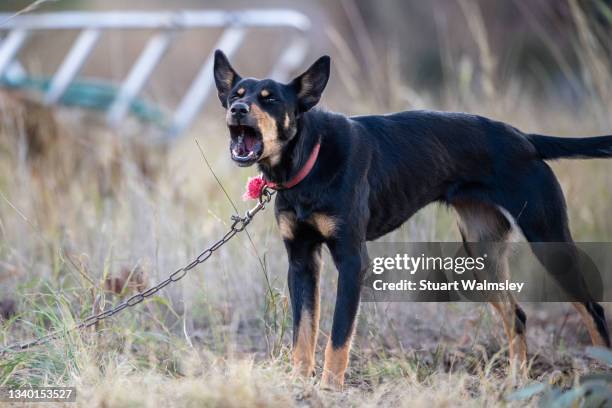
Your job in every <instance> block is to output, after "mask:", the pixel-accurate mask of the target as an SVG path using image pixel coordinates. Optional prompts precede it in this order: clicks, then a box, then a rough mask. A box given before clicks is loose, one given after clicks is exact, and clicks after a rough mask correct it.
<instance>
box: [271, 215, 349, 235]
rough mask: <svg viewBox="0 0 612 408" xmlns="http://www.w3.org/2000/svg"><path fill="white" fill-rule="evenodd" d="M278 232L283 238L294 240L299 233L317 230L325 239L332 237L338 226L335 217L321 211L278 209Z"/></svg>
mask: <svg viewBox="0 0 612 408" xmlns="http://www.w3.org/2000/svg"><path fill="white" fill-rule="evenodd" d="M277 221H278V227H279V230H280V233H281V235H282V237H283V239H285V240H289V241H291V240H294V239H296V238H298V237H299V235H300V233H311V232H313V231H315V232H317V233H318V234H319V235H321V236H322V237H323V238H325V239H329V238H332V237H333V236H334V235H335V234H336V232H337V230H338V226H339V221H338V219H337V217H334V216H332V215H330V214H328V213H326V212H323V211H313V210H304V209H300V208H296V209H294V210H282V211H279V213H278V216H277Z"/></svg>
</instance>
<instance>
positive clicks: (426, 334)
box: [0, 1, 612, 407]
mask: <svg viewBox="0 0 612 408" xmlns="http://www.w3.org/2000/svg"><path fill="white" fill-rule="evenodd" d="M571 4H572V7H574V9H573V11H574V13H575V16H576V19H577V25H578V26H579V28H580V31H579V37H578V40H579V41H580V42H581V43H584V44H583V45H584V47H583V48H584V50H583V52H585V53H588V55H586V56H585V59H584V61H585V65H584V66H583V67H582V70H581V74H580V75H586V74H587V73H588V72H587V71H588V69H589V67H592V68H593V72H592V74H593V76H592V81H583V83H585V87H587V88H589V92H591V94H592V95H593V98H598V99H597V101H596V100H595V99H593V103H592V104H588V105H587V106H582V107H581V108H580V109H579V110H576V109H569V108H565V107H563V106H560V105H557V104H554V103H552V102H551V103H548V104H544V103H542V102H541V101H540V100H538V99H537V98H535V97H533V95H531V94H530V93H529V90H526V89H523V88H522V85H521V83H520V81H519V80H516V81H510V82H509V83H508V85H507V86H505V87H504V88H503V89H496V88H494V87H493V84H495V72H494V71H495V67H496V65H495V63H494V62H493V61H491V60H490V59H492V58H493V55H492V53H493V50H490V49H489V45H488V44H487V42H486V29H485V25H483V24H482V21H480V20H479V14H478V13H474V12H473V10H472V8H473V4H471V3H470V2H467V1H466V2H461V5H462V9H463V11H464V12H465V13H466V14H468V15H469V16H472V17H471V18H470V19H468V24H470V27H471V30H472V32H473V34H474V35H475V36H476V37H478V38H476V39H475V41H476V42H477V43H478V44H479V46H480V47H481V49H482V52H481V55H480V60H478V61H470V62H469V64H468V65H470V64H471V65H473V66H479V67H480V68H481V69H482V71H483V72H484V75H480V76H479V75H476V74H474V72H473V71H472V70H470V69H464V68H465V61H464V63H462V64H463V65H462V66H463V68H462V66H456V67H449V72H453V73H456V74H457V77H456V78H454V82H453V83H452V85H449V88H450V89H453V90H456V92H454V94H453V95H452V97H448V98H447V99H445V100H444V101H442V102H441V103H440V105H439V106H442V107H443V108H445V109H452V110H465V111H470V112H474V113H480V114H484V115H487V116H492V117H495V118H497V119H500V120H504V121H507V122H509V123H512V124H514V125H517V126H519V127H520V128H522V129H524V130H526V131H531V132H542V133H549V134H559V135H574V134H581V135H586V134H598V133H603V132H605V131H606V130H608V131H609V129H610V125H611V123H610V122H609V118H610V117H612V111H611V109H612V100H610V99H609V98H610V93H609V89H600V88H601V87H602V86H603V87H604V88H605V86H606V84H609V83H611V82H612V74H611V69H610V68H611V67H610V65H609V62H608V63H607V64H608V65H605V68H603V69H602V65H601V64H602V63H603V62H602V61H604V60H602V58H601V53H600V50H599V48H597V47H595V48H593V49H589V44H591V43H592V41H593V38H592V37H590V36H589V33H588V24H584V21H583V19H584V16H583V15H582V14H580V11H579V8H578V9H575V8H576V7H578V6H576V4H575V2H571ZM330 35H331V37H332V38H331V39H332V43H333V44H335V45H336V46H337V47H339V50H338V53H337V54H338V55H339V58H337V59H336V63H337V64H339V65H340V70H342V64H343V63H347V64H350V61H351V60H353V59H354V58H353V56H351V54H350V52H351V51H350V48H348V47H347V46H346V44H344V43H343V42H342V39H341V38H340V37H339V36H338V35H337V33H334V32H332V31H330ZM581 49H582V48H581ZM389 61H391V66H390V68H389V70H390V72H392V71H393V66H392V62H393V55H390V56H389ZM459 65H461V64H459ZM379 69H383V68H380V67H379ZM340 70H337V71H336V72H339V71H340ZM345 71H346V72H350V73H351V74H350V75H347V76H346V77H343V78H342V80H343V86H344V87H345V91H346V92H347V93H348V94H351V93H354V95H352V96H353V98H352V100H355V101H356V100H359V101H363V103H360V104H354V105H351V106H350V107H346V106H342V110H346V109H350V110H351V111H352V112H368V111H376V108H375V104H374V102H373V101H370V99H368V98H367V95H363V94H360V92H363V90H362V89H361V88H360V87H359V86H356V85H355V84H354V83H352V82H351V81H356V80H357V78H358V77H359V75H360V73H359V72H358V71H356V70H355V69H353V68H351V69H349V68H348V67H347V70H345ZM602 75H604V76H605V77H603V78H602ZM389 77H391V78H397V77H398V75H397V74H390V76H389ZM578 80H580V78H578ZM479 81H484V83H482V84H480V85H479V84H478V82H479ZM391 88H393V90H394V92H393V94H392V95H390V96H389V101H386V103H387V104H388V105H389V106H391V109H393V110H401V109H406V108H412V107H415V106H417V107H419V105H421V104H426V103H428V102H427V101H431V100H432V98H431V97H430V96H429V95H419V94H417V93H416V92H415V91H414V90H413V89H412V88H411V87H410V86H409V84H399V83H398V84H397V86H393V87H391ZM2 100H3V101H4V102H3V105H2V110H1V115H2V116H1V117H2V120H1V123H2V125H1V126H0V237H1V238H0V281H1V284H2V287H1V288H0V300H1V301H2V302H0V307H2V309H3V310H2V312H3V314H4V315H5V319H4V320H2V322H1V323H0V344H8V343H11V342H13V341H16V340H20V339H28V338H31V337H34V336H37V335H40V334H43V333H44V332H45V331H47V330H50V329H54V328H63V327H67V326H69V325H70V324H71V322H73V321H74V320H76V319H79V318H83V317H85V316H87V315H89V314H91V313H93V312H95V311H98V310H100V309H101V308H102V307H104V306H108V305H110V304H116V303H117V302H118V301H119V300H120V298H121V297H122V296H125V295H127V294H128V293H130V291H131V290H132V289H133V288H134V287H139V285H142V284H146V282H151V283H154V282H157V281H159V280H161V279H163V278H164V277H165V276H166V275H167V274H168V273H170V272H172V271H173V270H175V269H176V267H178V266H180V265H183V264H185V263H186V262H187V261H188V260H189V259H190V258H192V257H193V256H194V255H197V253H199V251H201V250H202V248H204V247H205V246H206V245H207V244H208V243H209V242H211V241H212V240H213V239H217V237H219V236H221V235H222V234H223V232H224V231H225V229H226V228H227V227H228V219H229V216H230V215H231V213H232V210H231V206H230V205H229V203H228V202H227V200H226V198H225V197H224V196H223V194H222V192H221V191H220V189H219V188H218V186H217V185H216V183H215V181H214V179H213V177H212V176H211V175H210V174H209V173H208V170H207V169H206V167H205V165H204V163H203V161H202V158H201V156H200V153H199V151H198V149H197V147H196V144H195V142H194V140H193V135H197V137H198V140H199V142H200V144H201V145H202V147H203V149H204V151H205V154H206V155H207V157H208V159H209V160H210V161H211V164H212V166H213V168H214V169H215V171H216V173H217V174H218V176H219V177H220V179H221V180H222V182H223V184H224V186H225V188H226V189H227V190H228V192H229V194H230V196H231V197H240V196H241V193H242V188H243V185H244V182H245V180H246V178H247V176H248V175H252V174H251V172H245V171H242V170H237V169H236V168H235V167H234V166H233V165H232V164H231V163H230V161H229V160H228V158H227V154H226V150H227V147H226V145H225V137H226V136H225V130H224V129H223V126H222V115H215V114H214V113H216V112H217V111H216V110H214V112H213V114H211V115H209V116H210V117H211V118H212V119H210V120H208V121H207V122H206V123H201V124H199V125H198V127H197V128H196V129H195V130H194V131H193V133H192V135H191V136H187V137H185V138H184V139H182V140H181V141H180V142H179V143H177V144H176V145H173V146H171V147H170V148H169V149H168V150H167V151H163V152H160V151H153V150H152V149H149V148H146V147H143V146H140V145H138V144H136V143H134V142H133V140H132V139H130V138H127V139H126V138H125V137H119V136H117V135H115V134H113V133H111V132H109V131H108V130H105V129H104V127H103V126H102V125H100V124H99V123H98V121H99V120H98V119H97V118H95V117H92V116H89V115H85V114H83V113H82V112H78V111H70V110H60V111H57V112H47V111H44V110H42V111H41V110H36V112H39V116H40V117H39V119H36V124H35V126H32V125H31V121H32V120H33V119H32V114H31V112H32V109H33V108H32V107H28V106H26V105H24V104H22V102H20V100H19V99H17V100H15V99H13V97H10V98H7V97H6V95H5V96H4V97H3V98H2ZM376 106H378V105H376ZM35 109H38V108H35ZM602 118H604V119H602ZM605 118H607V119H605ZM28 123H30V124H28ZM140 130H141V129H138V131H140ZM204 135H205V136H204ZM123 136H125V135H123ZM35 142H37V143H38V144H36V143H35ZM33 146H38V147H39V150H41V151H39V152H36V151H35V150H33ZM41 146H42V147H41ZM554 168H555V171H556V173H557V175H558V176H559V178H560V180H561V183H562V185H563V188H564V191H565V193H566V195H567V199H568V205H569V208H570V218H571V224H572V228H573V231H574V235H575V238H576V239H577V240H584V241H598V240H599V241H609V240H612V218H610V217H609V213H610V210H611V207H610V203H611V202H612V201H611V200H610V193H609V192H610V191H612V172H611V171H610V163H609V162H605V161H592V162H572V163H568V162H561V163H558V164H555V165H554ZM237 205H238V207H239V209H240V210H241V211H243V210H245V209H246V208H247V204H244V203H241V202H238V203H237ZM249 231H250V234H251V236H252V237H253V241H254V244H255V245H254V246H253V245H252V243H251V242H250V241H249V239H248V238H247V236H245V235H240V236H239V237H237V238H236V239H235V240H234V241H232V242H231V243H230V244H229V245H228V246H226V247H224V248H223V249H222V250H221V251H220V252H218V253H217V254H216V255H215V256H214V257H213V258H211V259H210V260H209V261H208V262H207V263H206V265H203V266H201V267H199V268H197V269H196V270H194V271H192V272H191V273H190V274H189V275H188V276H187V277H186V278H185V279H184V280H182V281H181V282H180V283H178V284H176V285H174V286H171V287H169V288H167V289H165V290H164V291H162V292H161V293H160V294H159V296H156V297H154V298H153V299H151V300H149V301H148V302H146V303H145V304H144V305H141V306H139V307H138V308H137V309H134V310H131V311H127V312H125V313H124V314H122V315H120V316H118V317H116V318H113V319H112V320H111V321H109V322H107V323H103V324H100V325H99V326H98V327H97V331H96V332H87V333H83V334H82V335H76V334H73V333H68V334H66V335H65V336H64V337H63V338H62V339H60V340H59V341H56V342H54V343H53V344H51V345H48V346H43V347H41V348H38V349H36V350H35V351H32V352H31V353H24V354H18V355H11V356H9V357H7V358H5V359H3V360H0V385H74V386H76V387H77V388H78V393H79V397H78V398H79V402H80V405H83V406H104V407H112V406H151V407H153V406H291V405H295V406H315V407H318V406H335V405H339V404H342V405H349V406H357V405H359V406H380V405H393V406H396V405H397V406H411V407H413V406H427V407H431V406H441V407H444V406H449V407H450V406H453V407H454V406H494V405H504V404H506V403H505V402H504V401H503V398H504V396H505V395H506V394H507V393H508V392H509V391H510V390H512V389H513V384H511V383H510V381H509V380H508V378H507V377H506V374H505V366H506V361H505V360H506V350H505V348H504V347H505V341H504V339H503V335H502V334H501V325H500V324H499V322H497V319H496V316H494V315H492V314H490V311H489V309H488V308H487V307H486V306H485V305H469V304H406V303H391V304H382V303H379V304H364V305H362V308H361V314H360V319H359V326H358V335H357V338H356V344H355V347H354V351H353V353H352V356H351V358H352V365H351V368H350V369H349V373H348V377H347V383H348V384H349V387H348V389H347V390H346V391H345V392H343V393H333V392H326V391H322V390H320V389H319V388H318V386H317V381H316V379H308V380H304V379H301V378H296V377H294V376H293V375H292V374H291V368H290V365H289V361H290V359H289V350H288V349H287V345H288V344H289V343H290V325H291V321H290V313H289V301H288V297H287V289H286V281H285V270H286V259H285V255H284V253H283V250H282V245H281V242H280V240H279V237H278V233H277V231H276V226H275V225H274V222H273V217H272V214H271V211H266V212H265V213H264V214H263V215H261V216H259V217H258V218H257V219H256V220H255V221H254V223H253V224H252V225H251V226H250V227H249ZM384 239H385V240H387V241H428V240H456V239H458V235H457V232H456V228H455V226H454V219H453V215H452V214H450V213H449V212H448V210H446V209H445V208H441V207H437V206H430V207H428V208H426V209H424V210H423V211H421V212H419V213H418V214H417V215H416V216H415V217H413V219H411V220H410V221H409V222H408V223H407V224H406V225H405V226H404V227H402V228H401V230H399V231H396V232H394V233H392V234H391V235H390V236H387V237H385V238H384ZM327 261H328V262H326V266H325V271H324V274H323V283H322V285H323V290H322V302H323V303H322V310H321V312H322V313H321V315H322V334H321V336H320V339H319V349H318V361H319V366H318V370H319V374H320V369H321V367H320V363H321V358H322V355H321V350H322V347H321V346H322V345H324V344H325V341H326V334H327V333H328V332H329V327H330V320H331V314H332V312H333V309H332V308H333V299H334V293H333V289H334V287H335V279H336V275H335V272H334V271H333V268H332V267H331V266H330V265H331V263H330V262H329V259H327ZM109 282H111V283H110V284H109ZM130 282H132V284H130ZM109 285H110V286H109ZM117 288H121V289H120V290H118V289H117ZM5 302H6V303H5ZM10 302H12V306H11V307H10V308H9V306H4V305H9V304H11V303H10ZM526 311H527V315H528V319H529V332H528V340H529V345H530V347H531V348H530V358H531V361H532V373H531V375H532V378H533V379H538V380H542V381H546V382H552V383H558V384H560V385H565V386H567V385H571V384H572V382H573V381H574V379H575V377H576V375H577V374H580V373H584V372H589V371H590V370H591V369H592V367H593V363H592V362H591V361H590V360H588V359H587V358H585V356H584V352H583V350H584V346H585V345H587V344H588V336H587V334H586V330H585V329H584V328H583V327H582V326H581V325H580V323H579V319H578V316H577V315H575V314H573V313H570V308H569V307H568V306H566V305H555V304H548V305H526ZM607 311H608V315H612V309H610V307H607ZM0 319H1V318H0ZM531 404H535V401H531ZM519 405H522V404H518V403H517V406H519Z"/></svg>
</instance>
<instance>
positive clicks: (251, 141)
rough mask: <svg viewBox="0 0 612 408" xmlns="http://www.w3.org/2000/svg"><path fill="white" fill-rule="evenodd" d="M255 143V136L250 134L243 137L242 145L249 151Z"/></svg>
mask: <svg viewBox="0 0 612 408" xmlns="http://www.w3.org/2000/svg"><path fill="white" fill-rule="evenodd" d="M254 145H255V138H254V137H252V136H245V137H244V146H245V147H246V149H247V150H248V151H249V152H250V151H252V150H253V146H254Z"/></svg>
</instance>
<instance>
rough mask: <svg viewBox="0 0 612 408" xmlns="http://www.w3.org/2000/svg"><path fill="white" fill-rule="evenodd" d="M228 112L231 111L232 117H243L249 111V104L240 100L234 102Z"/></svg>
mask: <svg viewBox="0 0 612 408" xmlns="http://www.w3.org/2000/svg"><path fill="white" fill-rule="evenodd" d="M230 112H231V113H232V116H233V117H234V118H236V119H240V118H242V117H244V116H245V115H246V114H247V113H249V105H247V104H246V103H242V102H236V103H235V104H233V105H232V107H231V108H230Z"/></svg>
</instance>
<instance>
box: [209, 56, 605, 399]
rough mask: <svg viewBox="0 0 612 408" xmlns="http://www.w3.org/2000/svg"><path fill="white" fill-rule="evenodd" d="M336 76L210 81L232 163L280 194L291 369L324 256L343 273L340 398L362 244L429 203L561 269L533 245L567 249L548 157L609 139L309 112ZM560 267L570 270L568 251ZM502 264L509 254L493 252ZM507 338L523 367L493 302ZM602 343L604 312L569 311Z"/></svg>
mask: <svg viewBox="0 0 612 408" xmlns="http://www.w3.org/2000/svg"><path fill="white" fill-rule="evenodd" d="M329 74H330V58H329V57H327V56H324V57H322V58H320V59H319V60H317V61H316V62H315V63H314V64H313V65H312V66H311V67H310V68H309V69H308V70H307V71H306V72H304V73H303V74H302V75H300V76H298V77H297V78H295V79H294V80H293V81H291V82H290V83H288V84H282V83H279V82H275V81H273V80H270V79H264V80H257V79H253V78H242V77H241V76H240V75H238V73H236V71H235V70H234V69H233V68H232V67H231V65H230V64H229V62H228V60H227V58H226V56H225V55H224V54H223V53H222V52H221V51H217V52H216V54H215V64H214V77H215V82H216V86H217V90H218V93H219V99H220V100H221V104H222V105H223V107H224V108H226V110H227V116H226V119H227V125H228V128H229V132H230V136H231V141H230V154H231V158H232V160H234V161H235V162H236V163H237V164H238V165H239V166H250V165H253V164H255V163H257V166H258V167H259V169H260V170H261V172H262V174H263V176H264V178H265V179H266V180H267V181H268V182H269V183H273V185H275V186H276V188H277V189H278V190H279V191H278V194H277V198H276V203H275V214H276V218H277V221H278V225H279V229H280V232H281V234H282V237H283V240H284V243H285V247H286V250H287V254H288V258H289V274H288V281H289V291H290V296H291V304H292V311H293V363H294V366H295V368H296V369H297V370H299V371H300V372H301V373H303V374H304V375H312V374H313V373H314V369H315V345H316V338H317V331H318V327H319V273H320V267H321V248H322V245H323V244H325V245H327V246H328V248H329V250H330V252H331V255H332V258H333V261H334V263H335V266H336V268H337V269H338V274H339V275H338V288H337V298H336V308H335V312H334V317H333V326H332V332H331V337H330V339H329V342H328V344H327V347H326V349H325V363H324V366H323V375H322V385H323V386H326V387H331V388H336V389H338V388H342V385H343V382H344V373H345V370H346V368H347V366H348V361H349V351H350V347H351V338H352V336H353V332H354V329H355V317H356V315H357V309H358V306H359V300H360V288H361V284H362V279H363V277H364V273H365V271H366V269H367V265H368V255H367V252H366V245H365V243H366V241H369V240H374V239H376V238H379V237H380V236H382V235H384V234H386V233H388V232H390V231H393V230H394V229H396V228H398V227H399V226H401V225H402V224H403V223H404V222H405V221H406V220H407V219H408V218H410V216H412V215H413V214H414V213H415V212H417V211H418V210H419V209H420V208H422V207H424V206H425V205H427V204H429V203H431V202H436V201H437V202H443V203H445V204H447V205H449V206H451V207H453V208H454V209H455V210H456V212H457V214H458V217H459V229H460V232H461V235H462V237H463V239H464V242H466V249H468V251H469V244H468V243H471V242H482V243H487V242H504V241H506V240H507V239H508V236H509V235H510V233H511V231H512V229H513V228H514V227H515V226H516V227H517V228H520V230H521V232H522V233H523V235H524V236H525V237H526V239H527V240H528V241H529V242H530V243H531V244H532V248H533V249H534V252H535V254H536V256H537V257H538V258H539V259H540V262H541V263H542V264H543V265H544V267H545V268H546V269H547V270H548V271H549V272H550V273H553V275H554V272H555V271H554V269H555V268H556V267H558V265H559V263H558V262H554V260H551V259H550V257H546V256H543V255H542V254H541V253H540V252H539V251H537V250H536V247H537V246H536V245H534V243H538V242H562V243H566V244H567V245H568V246H570V247H572V248H573V245H574V244H573V240H572V236H571V234H570V231H569V228H568V220H567V214H566V207H565V200H564V197H563V193H562V191H561V188H560V186H559V183H558V182H557V179H556V178H555V176H554V174H553V172H552V170H551V169H550V167H549V166H548V165H547V164H546V163H545V160H554V159H559V158H589V157H611V156H612V136H601V137H591V138H557V137H551V136H541V135H535V134H525V133H522V132H521V131H519V130H517V129H515V128H513V127H511V126H509V125H507V124H504V123H500V122H496V121H493V120H490V119H487V118H484V117H480V116H475V115H469V114H464V113H445V112H433V111H409V112H400V113H394V114H389V115H372V116H358V117H347V116H344V115H341V114H337V113H331V112H326V111H322V110H317V109H312V108H313V107H314V106H315V105H316V104H317V103H318V102H319V99H320V97H321V94H322V92H323V90H324V88H325V86H326V84H327V81H328V78H329ZM569 253H570V257H569V259H568V263H570V264H575V265H577V264H578V262H577V259H576V257H575V256H573V255H571V254H573V253H574V252H573V251H569ZM497 255H498V256H499V258H501V259H500V264H501V265H504V264H505V262H504V259H503V258H504V256H505V254H504V252H503V251H501V252H498V253H497ZM492 305H493V306H494V308H495V310H496V311H497V312H498V313H499V314H500V316H501V319H502V322H503V325H504V330H505V332H506V335H507V336H508V339H509V348H510V361H511V363H512V365H513V366H514V367H517V366H518V367H522V369H524V368H525V367H526V355H527V354H526V353H527V348H526V343H525V324H526V317H525V313H524V312H523V310H522V309H521V308H520V306H519V305H518V304H517V303H516V301H515V300H514V299H513V298H512V297H506V298H504V300H503V301H502V300H500V301H496V302H492ZM574 306H575V307H576V309H577V310H578V311H579V312H580V315H581V316H582V318H583V319H584V321H585V324H586V326H587V328H588V330H589V333H590V335H591V338H592V341H593V343H594V344H596V345H603V346H608V347H609V346H610V336H609V334H608V328H607V323H606V320H605V317H604V311H603V309H602V307H601V306H600V305H599V304H597V303H595V302H593V301H590V300H588V299H587V300H584V299H581V300H580V301H576V302H575V303H574Z"/></svg>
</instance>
